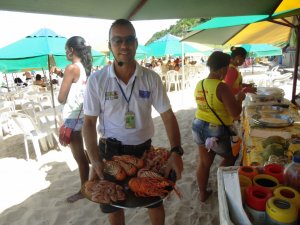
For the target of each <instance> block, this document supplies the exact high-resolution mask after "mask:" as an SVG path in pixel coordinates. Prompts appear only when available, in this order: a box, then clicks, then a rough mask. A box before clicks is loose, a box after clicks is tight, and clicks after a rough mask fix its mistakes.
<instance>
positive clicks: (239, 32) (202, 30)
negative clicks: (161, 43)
mask: <svg viewBox="0 0 300 225" xmlns="http://www.w3.org/2000/svg"><path fill="white" fill-rule="evenodd" d="M299 15H300V1H298V0H284V1H282V3H281V4H280V5H279V6H278V8H277V9H276V11H275V13H274V14H272V15H252V16H235V17H219V18H214V19H212V20H210V21H208V22H206V23H203V24H200V25H198V26H196V27H194V28H192V29H191V30H192V32H191V33H190V34H188V35H187V36H186V37H185V38H184V39H183V40H184V41H192V42H198V43H205V44H220V45H225V44H228V45H237V44H249V43H251V44H258V43H270V44H279V43H282V42H285V43H287V42H289V40H290V37H291V36H292V30H295V31H296V34H297V35H298V36H297V38H296V40H297V46H296V60H295V70H294V78H293V81H294V82H293V91H292V102H295V96H296V95H295V92H296V85H297V68H298V63H299V51H300V41H299V40H300V16H299Z"/></svg>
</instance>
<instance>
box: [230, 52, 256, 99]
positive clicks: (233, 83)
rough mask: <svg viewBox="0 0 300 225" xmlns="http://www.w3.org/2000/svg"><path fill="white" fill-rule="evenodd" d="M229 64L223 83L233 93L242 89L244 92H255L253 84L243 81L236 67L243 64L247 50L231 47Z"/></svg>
mask: <svg viewBox="0 0 300 225" xmlns="http://www.w3.org/2000/svg"><path fill="white" fill-rule="evenodd" d="M230 50H231V59H230V65H229V68H228V71H227V74H226V76H225V79H224V81H225V83H226V84H228V85H229V86H230V88H231V91H232V93H233V94H237V93H238V92H240V91H242V92H244V93H247V92H249V93H255V92H256V88H255V87H254V86H253V84H245V83H243V79H242V75H241V73H240V72H239V70H238V67H239V66H241V65H243V64H244V62H245V59H246V56H247V51H246V50H245V49H244V48H243V47H231V49H230Z"/></svg>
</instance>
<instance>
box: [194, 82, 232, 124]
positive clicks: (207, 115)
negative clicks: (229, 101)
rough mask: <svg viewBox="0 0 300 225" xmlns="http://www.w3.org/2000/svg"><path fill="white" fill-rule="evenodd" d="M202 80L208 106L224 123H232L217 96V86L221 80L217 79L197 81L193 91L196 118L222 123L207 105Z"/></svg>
mask: <svg viewBox="0 0 300 225" xmlns="http://www.w3.org/2000/svg"><path fill="white" fill-rule="evenodd" d="M202 82H204V83H203V87H204V90H205V94H206V99H207V102H208V104H209V106H210V107H211V108H212V109H213V110H214V111H215V112H216V113H217V115H218V116H219V117H220V118H221V120H222V121H223V123H224V124H225V125H231V124H232V123H233V118H232V117H231V116H230V115H229V114H228V112H227V110H226V109H225V107H224V104H223V103H222V102H221V101H220V100H219V99H218V97H217V87H218V86H219V84H220V83H221V82H222V81H220V80H217V79H205V80H201V81H199V82H198V84H197V86H196V89H195V93H194V97H195V100H196V103H197V111H196V113H195V116H196V118H197V119H201V120H204V121H206V122H209V123H212V124H217V125H222V123H221V122H220V120H219V119H218V118H217V117H216V116H215V114H214V113H213V112H212V111H211V109H210V108H209V107H208V106H207V103H206V101H205V98H204V95H203V90H202Z"/></svg>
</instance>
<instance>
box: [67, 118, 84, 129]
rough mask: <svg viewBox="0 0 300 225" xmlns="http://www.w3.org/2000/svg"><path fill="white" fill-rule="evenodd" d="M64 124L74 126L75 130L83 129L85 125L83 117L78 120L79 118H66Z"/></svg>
mask: <svg viewBox="0 0 300 225" xmlns="http://www.w3.org/2000/svg"><path fill="white" fill-rule="evenodd" d="M76 122H77V123H76ZM64 124H65V126H66V127H70V128H72V130H73V131H81V128H82V126H83V118H79V119H78V121H77V118H76V119H66V120H65V121H64ZM75 125H76V126H75Z"/></svg>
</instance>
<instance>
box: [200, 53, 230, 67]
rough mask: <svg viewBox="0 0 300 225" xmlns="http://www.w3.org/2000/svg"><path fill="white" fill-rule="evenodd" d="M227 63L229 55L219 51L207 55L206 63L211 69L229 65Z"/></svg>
mask: <svg viewBox="0 0 300 225" xmlns="http://www.w3.org/2000/svg"><path fill="white" fill-rule="evenodd" d="M229 63H230V56H229V55H228V54H226V53H223V52H220V51H215V52H213V53H212V54H211V55H210V56H209V57H208V60H207V63H206V65H207V66H208V67H209V69H210V70H211V71H216V70H219V69H221V68H223V67H227V66H229Z"/></svg>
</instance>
